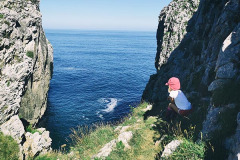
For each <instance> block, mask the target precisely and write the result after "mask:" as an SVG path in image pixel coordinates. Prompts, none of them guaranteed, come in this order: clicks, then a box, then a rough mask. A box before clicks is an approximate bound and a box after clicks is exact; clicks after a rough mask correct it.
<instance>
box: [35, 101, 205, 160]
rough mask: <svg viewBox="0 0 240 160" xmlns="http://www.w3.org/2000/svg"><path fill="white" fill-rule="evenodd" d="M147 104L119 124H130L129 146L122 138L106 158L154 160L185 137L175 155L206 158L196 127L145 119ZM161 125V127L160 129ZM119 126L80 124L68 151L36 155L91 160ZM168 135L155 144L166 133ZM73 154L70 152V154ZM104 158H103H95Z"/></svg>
mask: <svg viewBox="0 0 240 160" xmlns="http://www.w3.org/2000/svg"><path fill="white" fill-rule="evenodd" d="M147 105H148V104H147V103H142V104H140V105H139V106H138V107H136V108H132V113H131V114H130V115H129V116H127V117H126V118H124V119H123V120H122V121H121V122H119V124H118V126H129V128H128V130H127V131H131V132H132V134H133V137H132V139H131V140H130V141H129V143H128V144H129V146H130V148H129V149H125V146H124V144H123V143H122V142H121V141H120V142H117V143H116V147H115V148H114V149H113V151H112V152H111V153H110V155H109V156H108V157H106V160H116V159H117V160H131V159H147V160H151V159H152V160H155V159H157V158H158V157H159V155H160V153H161V152H162V151H163V149H164V146H165V145H166V144H167V143H169V142H171V140H174V139H182V140H183V141H184V143H183V144H182V145H180V147H179V149H178V151H177V153H174V155H172V158H173V159H174V156H176V157H178V156H182V157H184V156H185V155H186V156H185V157H188V156H189V155H192V156H191V157H196V158H199V159H201V158H202V157H204V153H205V144H204V143H202V142H201V143H195V142H194V140H193V139H194V138H193V137H194V131H195V127H193V126H190V128H189V129H185V130H183V129H182V127H181V123H180V124H179V123H176V125H175V124H174V125H173V124H169V123H167V122H165V121H164V120H162V119H161V118H157V117H152V116H149V117H148V118H147V119H145V120H144V114H145V111H143V109H145V108H146V107H147ZM156 125H160V126H161V127H162V128H161V130H160V131H159V127H156ZM115 128H116V126H113V125H110V124H98V125H93V126H92V127H79V128H78V129H75V130H72V134H71V135H70V138H71V139H72V144H71V145H70V146H69V151H65V150H64V149H62V150H58V151H52V152H49V153H48V154H46V155H42V156H39V157H37V158H36V159H37V160H50V159H53V160H56V159H81V160H91V159H92V157H93V155H95V154H97V153H98V152H99V150H100V149H101V148H102V147H103V146H104V145H105V144H107V143H109V142H110V141H112V140H113V139H116V138H117V137H118V135H119V132H116V131H114V129H115ZM166 134H167V137H166V138H165V139H164V140H163V141H162V142H160V143H159V145H155V142H156V141H157V140H159V139H160V138H161V137H162V136H163V135H166ZM69 153H71V154H69ZM95 160H101V158H95Z"/></svg>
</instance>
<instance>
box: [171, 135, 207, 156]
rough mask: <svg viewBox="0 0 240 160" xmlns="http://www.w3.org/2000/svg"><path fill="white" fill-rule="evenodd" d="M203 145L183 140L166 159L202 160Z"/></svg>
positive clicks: (202, 143)
mask: <svg viewBox="0 0 240 160" xmlns="http://www.w3.org/2000/svg"><path fill="white" fill-rule="evenodd" d="M204 153H205V143H204V142H202V141H200V142H199V143H195V142H193V141H191V140H187V139H183V142H182V143H181V144H180V145H179V146H178V148H177V149H176V150H175V152H173V154H172V155H171V156H170V157H168V158H167V159H169V160H170V159H172V160H173V159H177V160H186V159H188V160H197V159H199V160H200V159H204Z"/></svg>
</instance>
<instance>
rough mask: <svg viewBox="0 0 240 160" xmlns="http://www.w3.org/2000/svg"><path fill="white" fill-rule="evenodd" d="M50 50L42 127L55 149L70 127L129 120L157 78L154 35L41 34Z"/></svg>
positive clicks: (93, 32)
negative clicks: (51, 58) (151, 80)
mask: <svg viewBox="0 0 240 160" xmlns="http://www.w3.org/2000/svg"><path fill="white" fill-rule="evenodd" d="M45 33H46V37H47V39H48V40H49V41H50V42H51V44H52V46H53V49H54V72H53V77H52V80H51V83H50V90H49V96H48V108H47V111H46V113H45V115H44V118H43V121H44V126H45V127H46V128H47V130H49V131H50V136H51V138H52V139H53V146H52V147H53V148H55V149H56V148H59V146H60V145H62V144H65V143H66V139H67V138H68V136H69V134H70V133H71V129H72V128H77V126H84V125H91V124H93V123H99V122H113V121H116V120H119V119H121V118H123V117H124V116H127V115H128V113H129V112H130V108H131V107H130V106H133V107H134V106H136V105H137V104H138V103H139V102H140V100H141V96H142V92H143V90H144V88H145V86H146V84H147V82H148V80H149V76H150V75H151V74H153V73H155V68H154V61H155V54H156V33H155V32H135V31H80V30H45Z"/></svg>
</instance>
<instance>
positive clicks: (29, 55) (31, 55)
mask: <svg viewBox="0 0 240 160" xmlns="http://www.w3.org/2000/svg"><path fill="white" fill-rule="evenodd" d="M26 55H27V56H28V57H30V58H33V55H34V54H33V51H27V54H26Z"/></svg>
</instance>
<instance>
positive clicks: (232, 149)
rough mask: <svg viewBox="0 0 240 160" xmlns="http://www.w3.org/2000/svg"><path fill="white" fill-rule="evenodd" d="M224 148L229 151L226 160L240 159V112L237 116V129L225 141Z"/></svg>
mask: <svg viewBox="0 0 240 160" xmlns="http://www.w3.org/2000/svg"><path fill="white" fill-rule="evenodd" d="M225 147H226V149H228V151H229V156H228V160H238V159H240V154H239V153H240V112H239V113H238V115H237V128H236V132H235V134H234V135H233V136H232V137H230V138H228V139H226V142H225Z"/></svg>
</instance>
